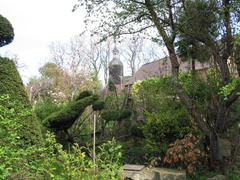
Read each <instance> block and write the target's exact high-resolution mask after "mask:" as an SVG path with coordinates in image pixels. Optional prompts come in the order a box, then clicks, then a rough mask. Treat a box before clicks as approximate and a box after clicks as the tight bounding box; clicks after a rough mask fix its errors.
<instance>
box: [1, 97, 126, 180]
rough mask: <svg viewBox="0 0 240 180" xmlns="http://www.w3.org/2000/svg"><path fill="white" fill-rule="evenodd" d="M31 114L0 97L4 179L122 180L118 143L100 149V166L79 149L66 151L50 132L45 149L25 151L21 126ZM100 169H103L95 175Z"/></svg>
mask: <svg viewBox="0 0 240 180" xmlns="http://www.w3.org/2000/svg"><path fill="white" fill-rule="evenodd" d="M5 104H9V105H11V106H12V108H8V107H6V106H5ZM16 107H17V110H16ZM29 113H30V112H29V111H28V109H26V108H24V107H23V106H22V105H21V104H20V103H17V102H9V96H6V95H4V96H0V114H1V115H0V138H1V141H0V179H3V180H4V179H120V178H118V176H117V174H118V172H119V169H120V166H121V163H120V162H121V161H120V158H121V147H120V146H119V145H117V144H116V142H115V141H114V140H113V141H109V142H107V143H106V144H103V145H102V146H100V147H99V152H98V156H97V157H98V161H97V162H98V164H97V165H96V166H95V165H94V164H93V161H92V159H90V158H88V157H87V156H86V155H85V153H83V152H82V151H81V149H82V148H80V147H79V146H78V145H74V146H73V147H72V148H71V150H70V151H64V150H63V149H62V145H60V144H58V143H57V142H56V140H55V137H54V135H53V134H51V133H49V132H47V133H46V136H45V137H46V138H45V140H44V143H42V144H41V145H32V146H29V147H27V148H23V147H22V145H21V142H19V138H20V136H19V134H20V133H21V128H22V126H23V125H22V124H21V123H19V122H21V120H22V118H24V117H26V116H28V115H29ZM96 167H99V168H100V169H99V171H98V169H97V170H96V173H94V171H93V169H94V168H96ZM107 167H108V168H107Z"/></svg>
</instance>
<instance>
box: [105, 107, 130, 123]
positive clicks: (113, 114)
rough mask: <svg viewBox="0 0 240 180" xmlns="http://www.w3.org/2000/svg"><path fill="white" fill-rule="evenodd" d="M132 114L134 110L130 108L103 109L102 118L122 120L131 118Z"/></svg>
mask: <svg viewBox="0 0 240 180" xmlns="http://www.w3.org/2000/svg"><path fill="white" fill-rule="evenodd" d="M131 115H132V111H131V110H129V109H123V110H120V111H118V110H103V111H102V114H101V116H102V118H103V119H105V120H106V121H107V122H109V121H121V120H123V119H126V118H129V117H130V116H131Z"/></svg>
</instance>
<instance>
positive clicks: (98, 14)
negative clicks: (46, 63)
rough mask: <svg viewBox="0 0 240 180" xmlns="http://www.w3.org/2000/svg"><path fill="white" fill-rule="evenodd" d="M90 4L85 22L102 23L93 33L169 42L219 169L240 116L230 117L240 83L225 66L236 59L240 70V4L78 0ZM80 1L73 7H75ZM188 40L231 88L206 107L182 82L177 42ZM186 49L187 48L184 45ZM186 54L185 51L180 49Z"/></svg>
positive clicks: (186, 98) (187, 101) (180, 90)
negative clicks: (222, 143) (224, 140)
mask: <svg viewBox="0 0 240 180" xmlns="http://www.w3.org/2000/svg"><path fill="white" fill-rule="evenodd" d="M78 1H79V4H81V5H83V6H85V7H86V10H87V13H88V14H87V22H89V23H92V22H93V21H96V20H97V19H98V20H99V21H98V24H99V26H98V28H96V27H94V29H93V32H94V33H98V34H100V35H101V37H102V39H106V38H107V37H109V36H118V35H123V34H133V33H139V32H144V33H146V34H148V35H149V36H150V37H151V38H152V39H153V40H154V41H155V42H159V43H163V44H164V45H165V46H166V49H167V52H168V55H169V58H170V61H171V66H172V78H173V82H174V87H175V89H176V92H177V94H178V96H179V98H180V100H181V101H182V102H183V104H184V105H185V106H186V108H187V109H188V111H189V112H190V113H191V115H192V117H193V119H194V120H195V122H196V124H197V125H198V127H199V128H200V129H201V130H202V132H203V133H204V134H205V135H206V136H207V137H209V139H210V157H211V167H212V168H216V167H217V159H218V157H217V156H218V155H219V154H218V152H219V149H218V137H219V136H222V135H223V134H224V133H225V132H226V131H227V130H228V129H229V128H230V127H231V125H232V124H234V123H236V122H237V120H236V119H233V118H231V114H232V105H233V104H234V102H236V100H237V99H238V96H239V93H238V92H239V90H240V84H238V83H236V84H234V85H233V82H232V81H231V74H230V72H229V68H228V65H227V60H228V59H229V57H231V56H232V57H233V59H234V61H235V63H236V65H237V67H238V75H239V74H240V71H239V70H240V68H239V66H240V63H239V58H237V54H238V52H236V49H237V48H236V47H234V46H238V44H236V43H234V41H235V35H236V33H238V32H239V31H238V29H237V28H236V27H237V26H236V25H237V23H239V14H238V13H237V12H238V11H232V9H234V8H235V9H239V2H238V1H235V0H220V1H217V0H210V1H209V0H195V1H192V0H159V1H156V0H93V1H84V0H78ZM76 7H77V5H76V6H75V8H76ZM181 39H185V40H187V41H185V42H186V43H185V45H184V46H185V47H193V49H194V51H192V52H190V53H188V55H189V57H190V58H194V59H195V58H202V53H199V54H200V57H199V54H196V53H195V55H194V52H196V51H195V50H197V49H199V48H201V50H202V51H203V52H204V53H206V54H207V55H208V56H209V57H211V60H212V61H213V64H215V65H216V67H217V72H218V79H219V83H218V87H217V88H216V89H218V90H219V87H223V88H224V87H229V85H230V84H231V85H232V86H231V87H232V88H230V90H229V93H228V94H227V95H226V97H224V96H222V95H219V93H217V91H216V93H215V94H214V93H212V94H211V96H210V97H208V99H205V101H204V102H205V103H206V106H207V107H208V111H203V110H202V109H201V108H199V104H198V102H197V101H196V100H195V99H194V98H193V97H192V96H190V95H189V94H188V93H187V92H186V91H185V89H184V87H182V85H181V84H180V83H179V73H180V71H179V67H180V64H179V60H178V50H177V49H178V47H179V48H180V49H181V48H182V49H184V48H183V46H181V44H180V45H178V44H177V42H178V40H181ZM185 50H186V48H185ZM181 52H183V51H181Z"/></svg>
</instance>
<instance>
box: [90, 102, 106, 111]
mask: <svg viewBox="0 0 240 180" xmlns="http://www.w3.org/2000/svg"><path fill="white" fill-rule="evenodd" d="M104 106H105V102H104V101H101V100H97V101H96V102H94V103H93V106H92V108H93V110H94V111H101V110H102V109H103V108H104Z"/></svg>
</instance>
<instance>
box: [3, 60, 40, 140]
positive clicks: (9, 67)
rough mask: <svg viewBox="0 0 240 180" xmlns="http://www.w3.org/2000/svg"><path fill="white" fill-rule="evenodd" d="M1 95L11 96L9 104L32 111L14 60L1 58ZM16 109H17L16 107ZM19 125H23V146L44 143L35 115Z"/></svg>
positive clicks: (26, 118) (31, 115)
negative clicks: (20, 104)
mask: <svg viewBox="0 0 240 180" xmlns="http://www.w3.org/2000/svg"><path fill="white" fill-rule="evenodd" d="M0 94H9V100H8V102H14V101H17V102H21V103H22V105H23V107H24V108H27V109H28V110H29V111H30V110H31V108H32V107H31V104H30V101H29V98H28V95H27V92H26V90H25V88H24V85H23V82H22V80H21V77H20V75H19V73H18V71H17V68H16V66H15V64H14V62H13V61H12V60H9V59H7V58H1V57H0ZM15 108H16V107H15ZM19 123H21V124H22V129H21V135H20V136H21V139H20V140H21V141H22V145H29V144H30V145H31V144H39V143H41V142H42V133H41V125H40V123H39V122H38V120H37V118H36V116H35V114H34V113H30V114H29V115H28V116H27V117H25V118H24V119H22V120H21V121H20V122H19Z"/></svg>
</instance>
